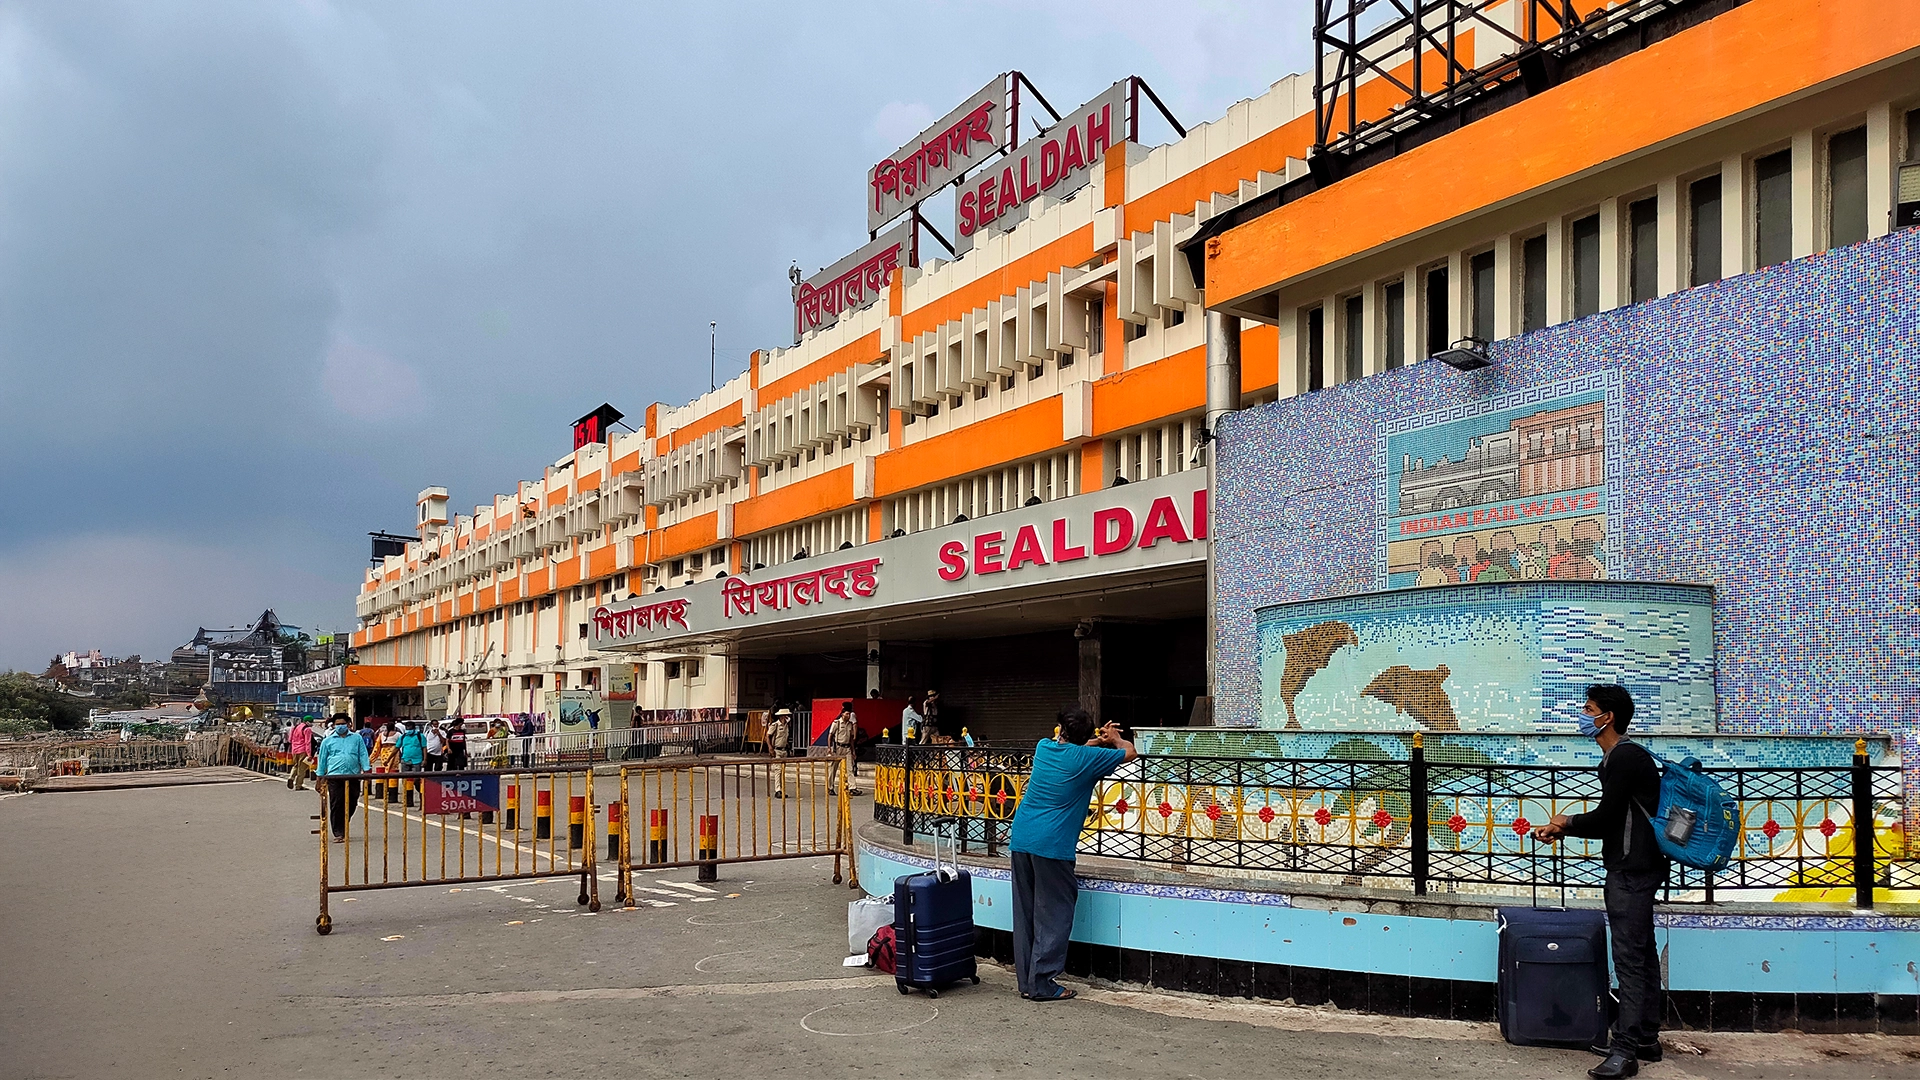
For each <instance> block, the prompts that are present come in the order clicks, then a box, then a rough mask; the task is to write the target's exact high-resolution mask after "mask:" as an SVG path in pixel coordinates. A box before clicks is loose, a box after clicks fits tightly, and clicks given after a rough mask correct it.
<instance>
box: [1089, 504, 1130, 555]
mask: <svg viewBox="0 0 1920 1080" xmlns="http://www.w3.org/2000/svg"><path fill="white" fill-rule="evenodd" d="M1108 526H1118V529H1117V531H1116V530H1115V529H1112V528H1109V527H1108ZM1132 546H1133V511H1131V510H1128V509H1127V508H1126V507H1124V506H1110V507H1108V508H1106V509H1105V510H1095V511H1094V512H1093V553H1094V554H1095V555H1112V554H1115V553H1117V552H1121V551H1125V550H1127V549H1128V548H1130V547H1132Z"/></svg>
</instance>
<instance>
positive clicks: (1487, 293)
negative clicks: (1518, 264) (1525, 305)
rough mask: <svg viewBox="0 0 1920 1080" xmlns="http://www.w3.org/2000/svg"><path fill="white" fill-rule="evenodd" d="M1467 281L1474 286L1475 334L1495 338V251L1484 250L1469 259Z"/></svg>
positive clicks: (1471, 300)
mask: <svg viewBox="0 0 1920 1080" xmlns="http://www.w3.org/2000/svg"><path fill="white" fill-rule="evenodd" d="M1467 282H1468V284H1470V285H1471V286H1472V287H1473V296H1472V297H1471V298H1470V303H1471V305H1472V311H1473V336H1474V337H1477V338H1479V339H1480V340H1481V341H1492V340H1493V301H1494V291H1495V286H1494V283H1493V252H1491V251H1483V252H1481V253H1480V254H1478V255H1475V256H1474V257H1473V258H1471V259H1469V260H1468V261H1467Z"/></svg>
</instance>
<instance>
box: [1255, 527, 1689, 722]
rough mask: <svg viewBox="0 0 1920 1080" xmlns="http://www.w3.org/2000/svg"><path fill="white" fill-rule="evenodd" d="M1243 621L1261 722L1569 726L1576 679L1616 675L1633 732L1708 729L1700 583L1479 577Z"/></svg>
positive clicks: (1577, 702)
mask: <svg viewBox="0 0 1920 1080" xmlns="http://www.w3.org/2000/svg"><path fill="white" fill-rule="evenodd" d="M1583 557H1584V556H1583ZM1488 565H1497V564H1488ZM1256 622H1257V626H1258V633H1259V641H1260V686H1261V725H1262V726H1263V727H1278V728H1286V729H1291V730H1300V729H1306V730H1310V731H1311V730H1329V729H1336V728H1346V729H1356V730H1368V731H1393V730H1405V731H1411V730H1413V729H1414V728H1415V727H1418V728H1419V729H1421V730H1423V731H1432V732H1442V731H1510V732H1533V731H1557V732H1570V731H1572V730H1573V729H1574V727H1575V724H1576V722H1577V720H1578V719H1579V715H1580V707H1581V706H1582V705H1583V704H1585V703H1586V688H1587V687H1588V686H1589V685H1590V684H1592V683H1596V682H1617V683H1623V684H1625V685H1626V687H1627V689H1628V690H1630V691H1632V692H1633V697H1634V701H1635V703H1636V704H1637V705H1638V706H1639V709H1638V711H1637V712H1636V713H1635V715H1634V719H1633V724H1634V730H1636V731H1649V732H1653V731H1658V732H1710V731H1712V730H1713V729H1714V712H1713V591H1712V590H1711V589H1708V588H1706V587H1704V586H1699V585H1649V584H1645V583H1641V582H1634V581H1552V580H1544V579H1543V580H1534V581H1504V580H1500V581H1496V580H1487V579H1484V578H1483V580H1481V581H1479V582H1477V583H1467V584H1459V585H1447V586H1437V587H1433V588H1424V589H1400V590H1394V591H1387V592H1377V593H1370V594H1366V595H1362V596H1354V597H1340V598H1337V599H1330V600H1308V601H1303V602H1300V603H1295V604H1279V605H1276V606H1274V607H1268V608H1261V609H1260V611H1259V613H1258V614H1257V616H1256Z"/></svg>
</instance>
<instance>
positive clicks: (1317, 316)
mask: <svg viewBox="0 0 1920 1080" xmlns="http://www.w3.org/2000/svg"><path fill="white" fill-rule="evenodd" d="M1326 385H1327V320H1326V312H1325V311H1324V310H1322V309H1320V308H1314V309H1313V310H1312V311H1309V312H1307V389H1308V390H1310V391H1311V390H1320V389H1324V388H1325V387H1326Z"/></svg>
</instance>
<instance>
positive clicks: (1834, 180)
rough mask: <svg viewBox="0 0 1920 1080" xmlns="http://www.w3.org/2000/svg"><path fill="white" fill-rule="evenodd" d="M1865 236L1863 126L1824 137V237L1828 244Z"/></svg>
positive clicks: (1855, 241)
mask: <svg viewBox="0 0 1920 1080" xmlns="http://www.w3.org/2000/svg"><path fill="white" fill-rule="evenodd" d="M1866 238H1867V129H1866V128H1863V127H1861V128H1854V129H1853V130H1852V131H1843V132H1841V133H1840V134H1838V135H1835V136H1834V137H1832V138H1831V139H1828V140H1827V241H1828V246H1830V247H1845V246H1846V245H1848V244H1858V243H1860V242H1861V241H1863V240H1865V239H1866Z"/></svg>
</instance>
